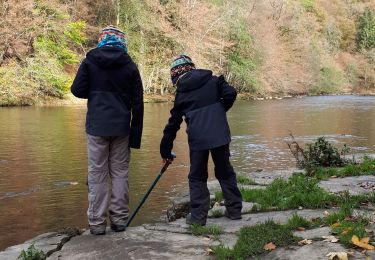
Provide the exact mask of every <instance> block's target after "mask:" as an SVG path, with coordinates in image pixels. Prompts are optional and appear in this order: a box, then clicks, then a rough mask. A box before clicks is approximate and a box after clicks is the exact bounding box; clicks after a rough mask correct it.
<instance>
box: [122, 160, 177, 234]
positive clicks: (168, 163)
mask: <svg viewBox="0 0 375 260" xmlns="http://www.w3.org/2000/svg"><path fill="white" fill-rule="evenodd" d="M174 158H176V155H175V154H174V153H172V158H171V159H167V160H166V161H165V164H164V166H163V168H162V169H161V171H160V173H159V175H158V176H157V177H156V179H155V180H154V182H153V183H152V184H151V187H150V188H149V189H148V191H147V192H146V194H145V195H144V196H143V198H142V200H141V202H140V203H139V205H138V207H137V208H136V209H135V211H134V212H133V214H132V215H131V217H130V218H129V220H128V222H127V223H126V227H129V225H130V223H131V222H132V221H133V219H134V217H135V215H137V213H138V211H139V209H140V208H141V207H142V205H143V203H145V201H146V200H147V198H148V195H150V193H151V191H152V190H153V189H154V187H155V185H156V184H157V183H158V181H159V180H160V178H161V176H162V175H163V174H164V172H165V171H166V170H167V169H168V166H169V165H170V164H171V163H172V161H173V159H174Z"/></svg>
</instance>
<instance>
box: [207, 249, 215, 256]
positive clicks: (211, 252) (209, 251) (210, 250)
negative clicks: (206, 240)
mask: <svg viewBox="0 0 375 260" xmlns="http://www.w3.org/2000/svg"><path fill="white" fill-rule="evenodd" d="M206 251H207V255H213V254H214V250H212V249H211V248H207V250H206Z"/></svg>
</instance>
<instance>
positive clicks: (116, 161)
mask: <svg viewBox="0 0 375 260" xmlns="http://www.w3.org/2000/svg"><path fill="white" fill-rule="evenodd" d="M87 148H88V181H87V182H88V188H89V195H88V201H89V207H88V210H87V216H88V219H89V224H90V226H91V227H93V228H103V229H104V228H105V227H106V225H107V223H106V218H107V210H108V203H109V218H110V221H111V223H112V224H115V225H124V224H125V223H126V220H127V218H128V215H129V185H128V175H129V161H130V149H129V137H128V136H127V137H101V136H92V135H87Z"/></svg>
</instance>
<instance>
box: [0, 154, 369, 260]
mask: <svg viewBox="0 0 375 260" xmlns="http://www.w3.org/2000/svg"><path fill="white" fill-rule="evenodd" d="M374 174H375V160H374V159H371V158H366V159H364V160H363V161H362V162H361V163H360V164H356V165H348V166H346V167H344V168H329V169H324V170H322V171H321V172H319V174H318V175H316V176H314V177H308V176H306V175H305V174H304V173H303V172H301V171H300V170H297V169H290V170H284V171H280V170H279V171H272V172H265V171H260V172H254V173H248V174H246V175H242V176H238V182H239V185H240V188H241V193H242V195H243V198H244V207H243V212H242V213H243V216H242V220H236V221H232V220H229V219H227V218H225V217H224V216H223V211H224V207H223V201H222V195H221V193H220V186H219V184H218V182H217V181H211V182H210V183H209V190H210V194H211V200H212V209H211V210H210V213H209V216H210V217H209V219H208V222H207V226H206V227H204V228H201V227H195V226H193V227H189V226H188V225H186V224H185V219H184V216H185V215H186V213H187V211H188V209H189V197H188V194H187V193H185V194H181V195H180V196H178V197H176V198H175V199H174V200H173V201H172V203H171V206H170V207H169V209H168V211H167V219H168V220H169V221H170V222H166V223H157V224H145V225H142V226H139V227H131V228H129V229H127V231H126V232H121V233H113V232H111V231H110V230H108V233H107V235H105V236H92V235H90V234H89V232H88V231H83V232H80V231H76V230H73V229H69V230H65V231H63V232H57V233H47V234H43V235H40V236H38V237H36V238H34V239H32V240H30V241H27V242H25V243H24V244H22V245H18V246H13V247H10V248H8V249H6V250H5V251H3V252H0V259H4V260H7V259H16V258H17V257H18V255H19V254H20V252H21V251H22V250H27V248H28V247H29V246H30V245H31V244H34V246H35V247H36V248H37V249H39V250H43V251H44V252H45V253H46V254H47V255H48V259H211V258H217V259H228V258H229V259H246V258H252V257H255V256H256V257H257V259H280V260H281V259H282V260H285V259H306V257H307V256H308V257H309V259H335V258H334V257H332V258H329V255H331V256H334V255H335V254H336V255H345V256H346V257H348V258H349V259H350V258H351V259H369V258H368V257H370V259H371V257H375V254H374V250H371V249H373V246H372V242H373V238H374V231H375V224H374V223H375V215H374V212H375V211H374V209H375V208H374V205H375V195H374V189H375V176H374ZM356 237H357V238H358V241H357V240H356ZM330 253H331V254H330ZM338 259H346V258H338Z"/></svg>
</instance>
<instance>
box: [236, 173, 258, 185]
mask: <svg viewBox="0 0 375 260" xmlns="http://www.w3.org/2000/svg"><path fill="white" fill-rule="evenodd" d="M237 183H239V184H242V185H257V183H256V182H255V181H254V180H252V179H250V178H248V177H245V176H240V175H237Z"/></svg>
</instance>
